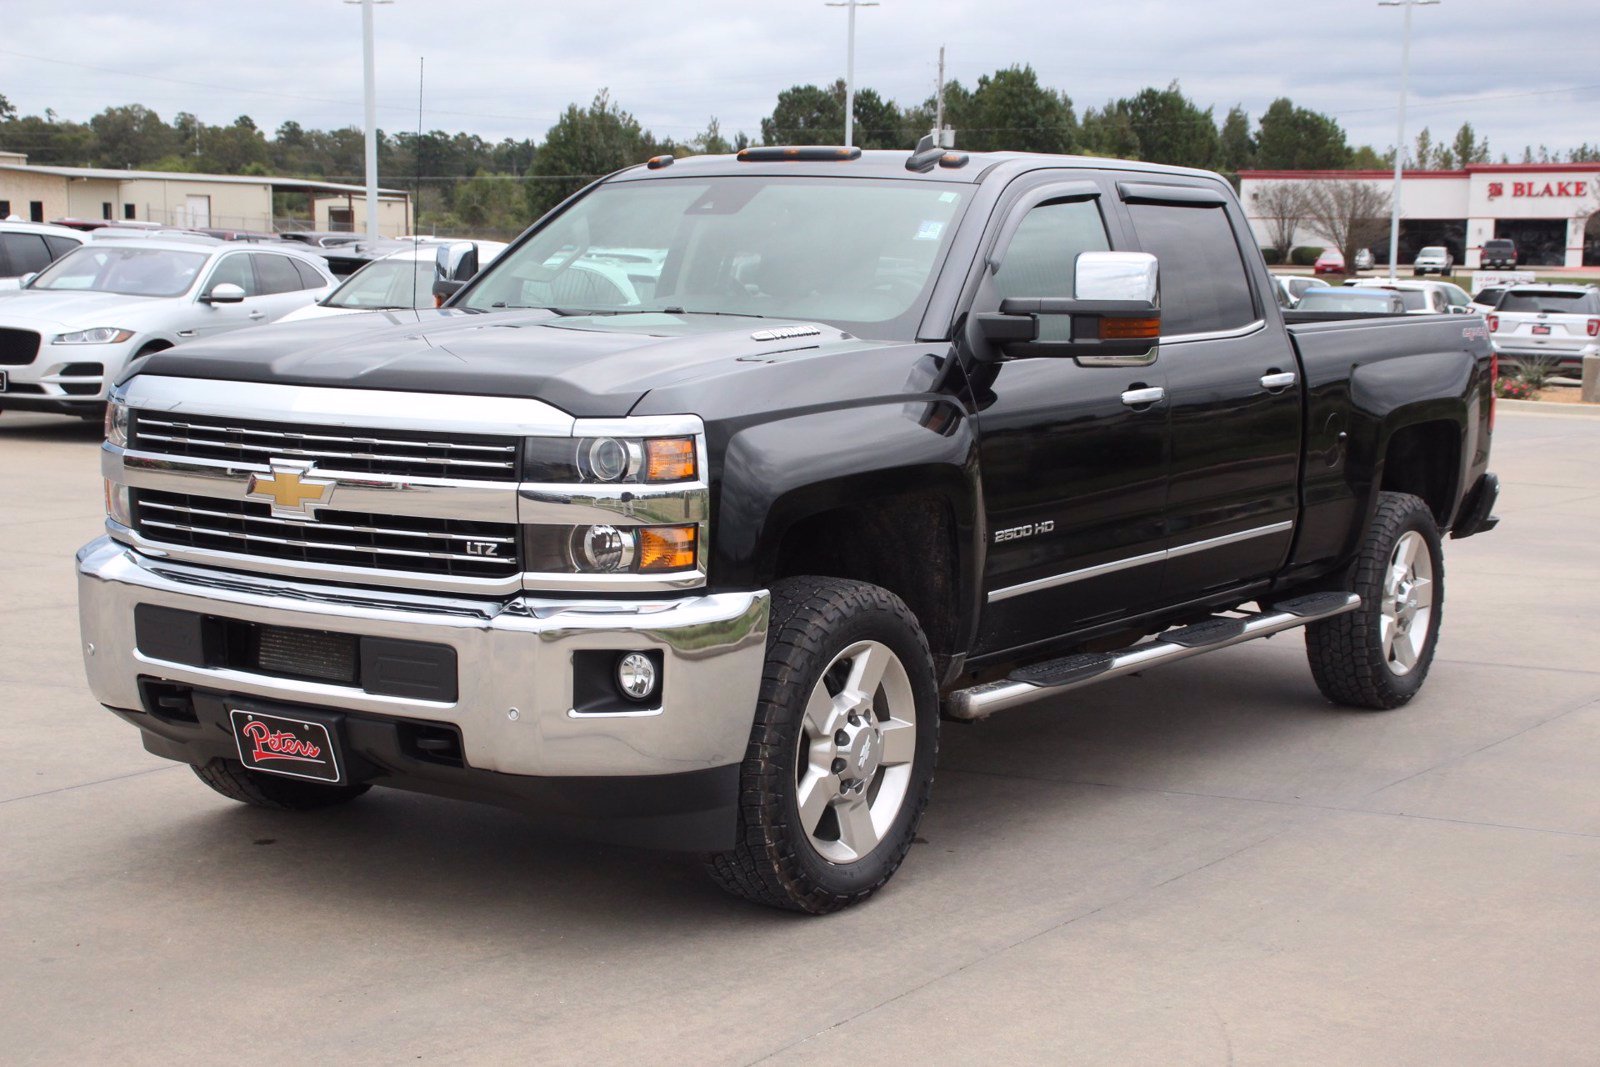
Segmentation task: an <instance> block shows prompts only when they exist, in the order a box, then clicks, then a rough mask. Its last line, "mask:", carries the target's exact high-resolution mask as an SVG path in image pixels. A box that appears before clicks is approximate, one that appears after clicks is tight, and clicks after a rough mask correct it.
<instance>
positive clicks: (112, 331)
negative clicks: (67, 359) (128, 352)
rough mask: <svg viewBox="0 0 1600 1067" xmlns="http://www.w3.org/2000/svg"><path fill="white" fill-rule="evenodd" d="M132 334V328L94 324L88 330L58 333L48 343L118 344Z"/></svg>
mask: <svg viewBox="0 0 1600 1067" xmlns="http://www.w3.org/2000/svg"><path fill="white" fill-rule="evenodd" d="M132 336H133V331H132V330H123V329H119V328H117V327H115V326H96V327H94V328H93V329H89V330H74V331H73V332H72V333H58V334H56V336H55V338H54V339H53V340H51V342H50V343H51V344H54V345H120V344H121V343H122V342H124V341H126V340H127V339H128V338H130V337H132Z"/></svg>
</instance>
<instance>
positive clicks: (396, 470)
mask: <svg viewBox="0 0 1600 1067" xmlns="http://www.w3.org/2000/svg"><path fill="white" fill-rule="evenodd" d="M130 444H131V445H132V447H134V448H137V449H139V450H140V451H144V452H156V453H162V454H165V455H170V456H184V457H187V458H192V459H209V460H221V461H225V462H233V463H256V464H259V463H266V462H267V461H268V460H271V459H295V460H311V461H314V462H315V463H316V464H317V466H318V467H320V468H322V469H324V470H329V471H340V472H348V473H352V474H388V475H398V476H401V477H412V478H450V479H455V480H468V481H496V482H514V481H516V480H517V439H516V438H513V437H494V436H488V435H480V434H456V433H450V434H440V433H428V432H420V431H416V430H352V429H346V428H344V427H341V426H314V425H296V424H285V423H279V422H254V421H249V420H244V419H233V418H222V417H217V416H212V415H189V414H170V413H167V412H159V411H139V412H135V413H134V416H133V426H132V439H131V441H130Z"/></svg>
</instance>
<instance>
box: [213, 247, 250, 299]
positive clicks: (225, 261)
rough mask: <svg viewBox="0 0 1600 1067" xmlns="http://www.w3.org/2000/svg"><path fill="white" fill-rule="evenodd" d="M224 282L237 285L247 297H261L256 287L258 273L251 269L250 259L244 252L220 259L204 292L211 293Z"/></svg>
mask: <svg viewBox="0 0 1600 1067" xmlns="http://www.w3.org/2000/svg"><path fill="white" fill-rule="evenodd" d="M224 282H228V283H229V284H232V285H237V286H238V287H239V288H241V289H243V290H244V295H245V296H259V295H261V290H260V288H258V287H257V285H256V273H255V271H253V270H251V269H250V257H249V256H248V255H246V254H245V253H243V252H239V253H235V254H234V255H231V256H223V257H222V258H221V259H219V260H218V261H217V265H216V266H215V267H214V268H212V271H211V278H210V279H209V280H208V281H207V282H206V287H205V290H204V291H205V292H207V293H209V292H211V290H213V289H215V288H216V287H217V286H219V285H221V284H222V283H224Z"/></svg>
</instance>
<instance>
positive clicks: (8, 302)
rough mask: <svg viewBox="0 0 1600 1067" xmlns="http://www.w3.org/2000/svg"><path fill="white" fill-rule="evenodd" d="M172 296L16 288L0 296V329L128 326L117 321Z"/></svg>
mask: <svg viewBox="0 0 1600 1067" xmlns="http://www.w3.org/2000/svg"><path fill="white" fill-rule="evenodd" d="M174 299H177V298H174V297H159V296H128V295H126V294H123V293H88V292H72V291H71V290H64V289H18V290H16V291H14V292H8V293H6V294H5V295H4V296H0V326H13V327H20V328H23V329H34V330H46V331H48V330H61V329H63V328H66V329H85V328H90V327H95V326H120V327H128V326H130V325H132V324H131V323H130V322H124V321H121V320H122V319H125V318H127V316H129V315H140V316H141V321H142V316H143V314H144V312H146V311H147V310H149V309H150V307H151V306H152V305H160V304H170V303H171V302H172V301H173V300H174Z"/></svg>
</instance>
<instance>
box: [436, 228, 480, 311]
mask: <svg viewBox="0 0 1600 1067" xmlns="http://www.w3.org/2000/svg"><path fill="white" fill-rule="evenodd" d="M477 273H478V246H477V244H475V243H474V242H472V241H452V242H450V243H449V244H447V245H440V246H439V251H438V252H437V253H435V254H434V260H433V302H434V305H435V306H438V305H440V304H443V303H444V302H445V301H446V300H448V299H450V298H451V297H452V296H455V295H456V293H458V292H460V291H461V288H462V286H464V285H466V284H467V282H469V281H471V280H472V279H473V277H474V276H476V275H477Z"/></svg>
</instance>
